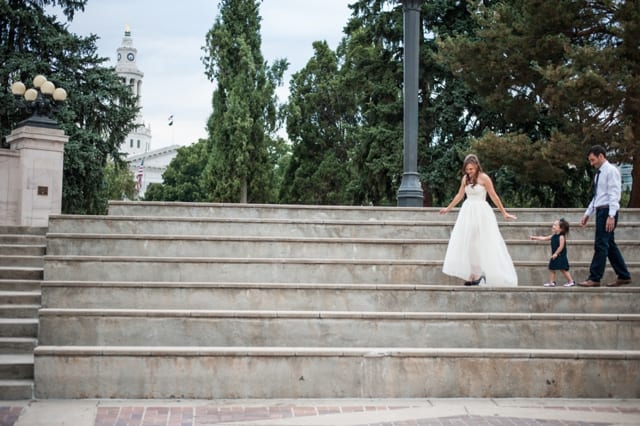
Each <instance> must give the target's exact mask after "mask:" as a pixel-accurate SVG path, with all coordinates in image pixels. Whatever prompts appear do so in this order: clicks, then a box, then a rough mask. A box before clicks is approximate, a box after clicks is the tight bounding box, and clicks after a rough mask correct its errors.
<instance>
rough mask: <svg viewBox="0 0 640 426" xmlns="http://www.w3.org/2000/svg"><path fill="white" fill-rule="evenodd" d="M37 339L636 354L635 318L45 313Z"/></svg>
mask: <svg viewBox="0 0 640 426" xmlns="http://www.w3.org/2000/svg"><path fill="white" fill-rule="evenodd" d="M125 330H126V331H125ZM38 341H39V344H41V345H44V346H248V347H255V346H278V347H293V346H303V347H314V346H318V347H348V346H351V347H362V348H364V347H409V346H411V347H417V348H437V347H443V346H446V347H450V348H451V347H455V348H517V349H615V350H640V314H627V315H620V314H528V313H524V314H521V313H487V312H482V313H474V312H458V313H452V312H358V311H342V312H340V311H327V312H325V311H265V310H261V311H239V310H226V311H213V310H184V309H183V310H177V309H176V310H150V309H129V310H125V309H42V310H41V311H40V333H39V336H38Z"/></svg>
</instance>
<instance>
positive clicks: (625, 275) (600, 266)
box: [589, 207, 631, 282]
mask: <svg viewBox="0 0 640 426" xmlns="http://www.w3.org/2000/svg"><path fill="white" fill-rule="evenodd" d="M608 217H609V208H608V207H605V208H598V209H597V210H596V239H595V243H594V246H593V248H594V250H595V252H594V253H593V259H592V260H591V267H590V268H589V279H590V280H591V281H597V282H600V280H601V279H602V276H603V275H604V268H605V267H606V265H607V258H609V262H610V263H611V267H612V268H613V270H614V271H615V272H616V275H617V277H618V278H619V279H623V280H628V279H631V274H629V271H628V270H627V265H626V264H625V263H624V258H623V257H622V253H620V249H618V245H617V244H616V241H615V234H614V233H615V228H614V230H613V231H612V232H607V230H606V223H607V218H608ZM614 219H615V225H616V226H618V213H616V216H615V218H614Z"/></svg>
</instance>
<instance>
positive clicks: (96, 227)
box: [48, 215, 640, 254]
mask: <svg viewBox="0 0 640 426" xmlns="http://www.w3.org/2000/svg"><path fill="white" fill-rule="evenodd" d="M454 221H455V217H451V218H448V219H445V218H444V217H440V218H438V219H437V220H432V221H427V220H407V221H398V220H382V219H379V218H373V219H367V220H345V219H336V220H326V219H319V218H314V217H309V218H308V219H260V218H245V217H238V218H232V219H228V218H213V217H201V218H168V217H162V216H145V217H130V216H67V215H64V216H52V217H51V218H50V219H49V223H50V232H49V235H48V237H49V239H51V237H52V235H57V234H128V235H130V234H134V235H142V234H150V235H185V236H188V235H198V236H218V237H223V236H229V237H235V236H243V237H290V238H297V237H315V238H391V239H448V238H449V236H450V234H451V229H452V228H453V223H454ZM500 231H501V233H502V235H503V237H504V238H505V239H523V240H525V239H528V238H529V236H530V235H548V234H550V226H549V224H548V223H540V222H524V221H521V220H518V221H515V222H505V221H501V222H500ZM594 232H595V231H594V227H593V223H589V224H588V225H587V226H586V227H584V228H582V227H580V226H578V225H577V222H576V224H575V225H574V226H573V227H572V229H571V232H570V235H569V238H570V240H571V241H573V240H593V236H594ZM617 234H618V236H619V237H618V238H620V239H625V240H640V221H638V222H630V221H628V220H625V221H621V222H620V223H619V227H618V232H617ZM49 254H56V253H52V252H50V251H49Z"/></svg>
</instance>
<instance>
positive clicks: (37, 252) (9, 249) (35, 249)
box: [0, 244, 47, 256]
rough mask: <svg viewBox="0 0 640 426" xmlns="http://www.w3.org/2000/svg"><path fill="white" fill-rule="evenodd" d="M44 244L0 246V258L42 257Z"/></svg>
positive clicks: (44, 249) (44, 248)
mask: <svg viewBox="0 0 640 426" xmlns="http://www.w3.org/2000/svg"><path fill="white" fill-rule="evenodd" d="M46 247H47V246H46V245H45V244H0V256H44V255H45V251H46Z"/></svg>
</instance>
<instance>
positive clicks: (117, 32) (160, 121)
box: [69, 0, 350, 150]
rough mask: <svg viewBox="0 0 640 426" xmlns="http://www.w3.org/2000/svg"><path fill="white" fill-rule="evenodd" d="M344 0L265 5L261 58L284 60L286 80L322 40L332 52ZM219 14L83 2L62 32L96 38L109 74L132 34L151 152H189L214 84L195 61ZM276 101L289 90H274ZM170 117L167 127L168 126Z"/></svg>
mask: <svg viewBox="0 0 640 426" xmlns="http://www.w3.org/2000/svg"><path fill="white" fill-rule="evenodd" d="M349 1H350V0H264V1H263V2H262V5H261V7H260V15H261V17H262V29H261V34H262V53H263V55H264V57H265V60H266V61H267V62H269V63H270V64H271V63H273V61H274V60H275V59H279V58H286V59H287V60H288V61H289V63H290V65H289V70H288V72H287V74H286V75H285V85H288V83H289V80H290V78H291V74H292V73H294V72H297V71H299V70H300V69H301V68H302V67H304V65H305V64H306V63H307V61H308V60H309V59H310V58H311V55H312V54H313V49H312V47H311V44H312V43H313V42H314V41H316V40H326V41H327V43H329V47H331V48H332V49H335V48H336V47H337V45H338V43H339V41H340V40H341V39H342V37H343V32H342V30H343V28H344V26H345V25H346V23H347V21H348V19H349V16H350V9H349V8H348V4H349ZM217 14H218V1H217V0H183V1H167V2H159V1H152V0H108V1H107V0H89V1H88V3H87V6H86V8H85V11H84V12H83V13H79V14H77V15H76V16H75V17H74V20H73V22H72V23H70V25H69V29H70V30H71V31H72V32H74V33H77V34H79V35H89V34H90V33H93V34H96V35H98V36H99V37H100V39H99V40H98V43H97V45H98V54H99V55H100V56H103V57H108V58H109V59H110V62H109V64H108V65H109V66H115V62H116V50H117V49H118V47H119V46H120V45H121V44H122V38H123V36H124V30H125V27H126V26H127V25H128V26H129V27H130V29H131V37H132V39H133V47H135V48H136V49H138V58H137V61H136V62H137V65H138V68H139V69H140V71H142V72H143V73H144V78H143V83H142V115H143V119H144V121H145V123H147V124H150V125H151V134H152V142H151V149H152V150H153V149H157V148H161V147H164V146H168V145H172V144H178V145H188V144H191V143H193V142H196V141H197V140H198V139H199V138H204V137H206V130H205V126H206V121H207V119H208V117H209V115H210V114H211V94H212V92H213V87H214V86H213V83H211V82H209V81H208V80H207V78H206V76H205V75H204V66H203V65H202V62H201V60H200V58H201V57H202V54H203V51H202V49H201V48H202V46H203V45H204V41H205V35H206V34H207V32H208V31H209V29H211V27H212V26H213V23H214V21H215V19H216V16H217ZM278 95H279V97H280V98H281V100H282V101H285V100H286V97H287V96H288V89H287V88H286V87H284V88H281V89H280V90H279V91H278ZM171 114H173V117H174V124H173V126H169V125H168V122H167V119H168V117H169V115H171Z"/></svg>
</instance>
